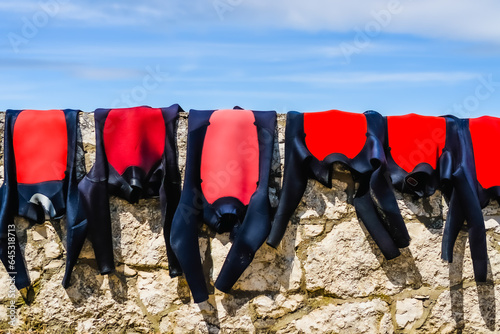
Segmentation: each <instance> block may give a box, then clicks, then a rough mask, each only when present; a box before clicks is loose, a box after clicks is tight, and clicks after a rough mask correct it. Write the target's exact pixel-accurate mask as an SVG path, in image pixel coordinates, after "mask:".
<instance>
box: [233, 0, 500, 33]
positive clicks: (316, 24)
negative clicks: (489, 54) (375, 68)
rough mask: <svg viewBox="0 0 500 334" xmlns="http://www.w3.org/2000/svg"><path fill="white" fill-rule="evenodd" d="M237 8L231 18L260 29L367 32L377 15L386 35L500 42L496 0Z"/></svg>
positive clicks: (263, 2) (298, 2)
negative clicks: (265, 26)
mask: <svg viewBox="0 0 500 334" xmlns="http://www.w3.org/2000/svg"><path fill="white" fill-rule="evenodd" d="M394 4H397V5H394ZM236 9H237V10H236ZM236 9H235V10H234V11H233V12H232V13H231V15H229V14H228V15H227V16H228V18H229V17H230V16H233V15H234V17H235V19H236V16H240V18H241V16H244V17H251V18H253V20H257V21H258V22H260V23H261V24H262V23H264V24H272V25H276V26H281V27H286V28H294V29H308V30H328V31H337V32H346V31H353V32H354V29H355V28H358V29H361V30H363V29H365V27H366V25H367V24H369V23H373V22H377V14H376V13H378V14H380V15H382V13H384V14H387V13H390V15H389V16H388V20H387V21H380V22H383V24H381V27H382V31H384V32H390V33H405V34H415V35H419V36H426V37H438V38H453V39H465V40H480V41H484V40H485V41H495V42H500V29H499V25H498V22H499V21H498V18H499V15H500V2H498V1H496V0H475V1H472V0H462V1H453V0H418V1H417V0H385V1H382V0H358V1H340V0H309V1H303V0H274V1H267V0H252V1H249V0H247V1H244V2H243V3H242V5H241V6H240V8H236ZM391 9H392V10H391ZM386 17H387V16H385V17H384V19H385V18H386ZM379 20H381V18H380V17H379ZM386 22H387V24H386Z"/></svg>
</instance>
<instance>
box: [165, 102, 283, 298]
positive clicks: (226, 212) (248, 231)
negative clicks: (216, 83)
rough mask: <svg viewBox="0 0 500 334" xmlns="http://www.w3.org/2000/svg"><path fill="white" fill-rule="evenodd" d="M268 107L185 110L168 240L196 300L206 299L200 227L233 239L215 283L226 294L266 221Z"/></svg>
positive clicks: (265, 230)
mask: <svg viewBox="0 0 500 334" xmlns="http://www.w3.org/2000/svg"><path fill="white" fill-rule="evenodd" d="M275 128H276V112H275V111H252V110H242V109H240V108H235V109H233V110H227V109H226V110H191V111H190V112H189V120H188V142H187V158H186V173H185V179H184V187H183V190H182V195H181V200H180V203H179V207H178V209H177V211H176V213H175V216H174V220H173V222H172V232H171V236H170V242H171V245H172V248H173V250H174V252H175V254H176V255H177V258H178V259H179V262H180V265H181V267H182V270H183V271H184V274H185V277H186V280H187V282H188V284H189V287H190V289H191V292H192V294H193V298H194V301H195V302H197V303H199V302H202V301H204V300H206V299H208V288H207V284H206V282H205V279H204V275H203V269H202V263H201V257H200V250H199V244H198V233H199V227H200V225H201V224H202V223H205V224H207V225H208V226H209V227H210V228H211V229H213V230H215V231H216V232H217V233H223V232H231V238H232V240H233V245H232V247H231V249H230V251H229V253H228V255H227V257H226V260H225V262H224V265H223V266H222V269H221V271H220V274H219V277H218V278H217V280H216V282H215V287H216V288H217V289H219V290H221V291H224V292H229V290H230V289H231V288H232V286H233V285H234V283H235V282H236V281H237V280H238V278H239V277H240V276H241V274H242V273H243V271H244V270H245V269H246V268H247V267H248V265H249V264H250V262H251V261H252V259H253V257H254V255H255V252H256V251H257V250H258V249H259V248H260V246H261V245H262V244H263V243H264V241H265V240H266V238H267V236H268V234H269V230H270V227H271V209H270V203H269V196H268V185H269V172H270V169H271V160H272V153H273V143H274V130H275Z"/></svg>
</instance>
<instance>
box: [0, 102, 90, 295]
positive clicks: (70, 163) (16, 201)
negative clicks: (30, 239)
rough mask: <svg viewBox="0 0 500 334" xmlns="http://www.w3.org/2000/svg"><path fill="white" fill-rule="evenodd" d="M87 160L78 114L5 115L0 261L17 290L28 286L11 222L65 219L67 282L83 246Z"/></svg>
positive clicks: (22, 112)
mask: <svg viewBox="0 0 500 334" xmlns="http://www.w3.org/2000/svg"><path fill="white" fill-rule="evenodd" d="M84 175H85V160H84V153H83V146H82V142H81V135H80V132H79V127H78V111H77V110H70V109H67V110H7V113H6V116H5V133H4V184H3V186H2V188H1V194H0V257H1V259H2V262H3V264H4V266H5V268H7V271H8V272H9V273H10V274H11V277H15V284H16V287H17V288H18V289H22V288H24V287H27V286H29V285H30V279H29V276H28V271H27V269H26V265H25V262H24V259H23V256H22V254H21V251H20V248H19V243H18V240H17V237H15V231H14V216H16V215H19V216H22V217H25V218H27V219H29V220H30V221H31V222H35V223H43V222H44V221H45V219H46V218H47V219H50V218H60V217H62V216H63V215H64V214H66V223H67V228H66V230H67V238H66V239H67V257H66V274H65V278H64V280H65V281H69V278H70V275H71V271H72V268H73V266H74V265H75V263H76V261H77V259H78V254H79V253H80V250H81V248H82V246H83V242H84V240H85V234H86V227H87V222H86V220H85V217H84V215H83V210H82V209H81V207H80V198H79V194H78V181H79V180H81V178H83V176H84Z"/></svg>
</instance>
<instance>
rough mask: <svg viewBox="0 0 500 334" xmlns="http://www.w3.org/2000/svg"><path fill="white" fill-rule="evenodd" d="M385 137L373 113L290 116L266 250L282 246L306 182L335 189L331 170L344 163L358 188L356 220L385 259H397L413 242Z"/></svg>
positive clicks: (381, 120)
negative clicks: (390, 174) (390, 172)
mask: <svg viewBox="0 0 500 334" xmlns="http://www.w3.org/2000/svg"><path fill="white" fill-rule="evenodd" d="M384 136H385V123H384V119H383V117H382V116H381V115H380V114H379V113H377V112H375V111H367V112H365V113H364V114H356V113H349V112H344V111H338V110H330V111H325V112H314V113H299V112H295V111H291V112H289V113H288V114H287V121H286V131H285V170H284V176H283V188H282V191H281V198H280V202H279V205H278V209H277V213H276V217H275V220H274V222H273V226H272V230H271V234H270V236H269V239H268V240H267V242H268V244H269V245H271V246H273V247H277V245H278V244H279V242H280V241H281V239H282V237H283V235H284V233H285V229H286V226H287V224H288V221H289V220H290V217H291V216H292V214H293V212H294V211H295V209H296V208H297V206H298V204H299V202H300V199H301V198H302V195H303V194H304V191H305V189H306V186H307V180H308V179H310V178H311V179H314V180H317V181H319V182H320V183H321V184H323V185H324V186H326V187H329V188H331V187H332V181H331V179H332V172H333V168H332V165H333V164H334V163H336V162H340V163H342V164H343V165H344V166H346V167H348V168H349V170H350V171H351V173H352V176H353V178H354V180H355V181H357V182H359V188H358V190H357V192H356V195H355V198H354V206H355V208H356V211H357V214H358V217H359V218H360V220H361V221H362V222H363V224H364V225H365V227H366V229H367V230H368V232H369V233H370V235H371V236H372V237H373V240H374V241H375V242H376V244H377V245H378V247H379V248H380V250H381V251H382V253H383V255H384V256H385V257H386V258H387V259H392V258H394V257H396V256H398V255H399V254H400V251H399V248H403V247H407V246H408V244H409V240H410V237H409V235H408V231H407V229H406V226H405V224H404V221H403V218H402V217H401V214H400V211H399V208H398V205H397V202H396V199H395V196H394V192H393V191H392V187H391V185H390V182H388V180H387V179H386V177H385V175H384V173H385V170H386V160H385V154H384V147H383V142H384Z"/></svg>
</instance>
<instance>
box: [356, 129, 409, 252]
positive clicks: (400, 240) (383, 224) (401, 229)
mask: <svg viewBox="0 0 500 334" xmlns="http://www.w3.org/2000/svg"><path fill="white" fill-rule="evenodd" d="M367 141H368V145H369V146H370V150H369V152H370V155H371V159H370V161H371V163H372V165H373V169H374V171H373V172H372V173H371V174H370V175H366V176H363V177H362V178H361V179H360V180H359V184H360V185H359V189H358V191H357V192H356V197H355V198H354V207H355V209H356V213H357V214H358V217H359V218H360V220H361V222H362V223H363V225H364V226H365V228H366V230H367V231H368V233H369V234H370V235H371V237H372V238H373V240H374V241H375V243H376V244H377V246H378V247H379V249H380V251H381V252H382V254H383V255H384V257H385V258H386V259H388V260H390V259H393V258H395V257H397V256H399V255H400V251H399V248H402V247H407V246H408V244H409V240H410V237H409V235H408V231H407V229H406V226H405V223H404V220H403V218H402V217H401V213H400V210H399V207H398V204H397V201H396V198H395V195H394V191H393V189H392V187H391V184H390V182H389V180H388V179H387V178H386V176H385V173H384V172H385V168H384V167H385V164H384V163H385V159H384V155H383V148H382V146H381V143H380V141H379V140H378V139H377V138H375V137H373V136H368V140H367ZM381 150H382V151H381Z"/></svg>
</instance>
